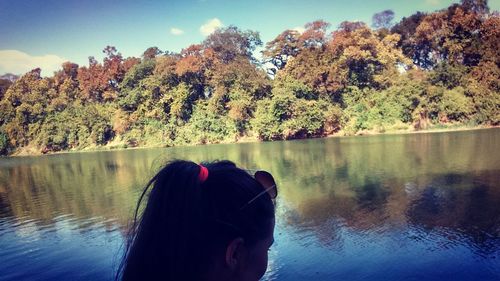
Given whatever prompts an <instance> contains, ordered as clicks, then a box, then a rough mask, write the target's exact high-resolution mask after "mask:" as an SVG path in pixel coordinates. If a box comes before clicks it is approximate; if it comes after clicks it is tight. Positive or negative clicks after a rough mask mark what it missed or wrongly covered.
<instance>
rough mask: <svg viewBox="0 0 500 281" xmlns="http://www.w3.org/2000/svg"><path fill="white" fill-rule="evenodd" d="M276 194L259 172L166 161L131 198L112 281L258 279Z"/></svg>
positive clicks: (268, 244)
mask: <svg viewBox="0 0 500 281" xmlns="http://www.w3.org/2000/svg"><path fill="white" fill-rule="evenodd" d="M150 186H152V189H151V192H150V194H149V198H148V201H147V205H146V206H145V208H144V211H143V213H142V216H141V217H140V218H139V219H138V217H137V213H138V210H139V207H140V204H141V201H142V198H143V197H144V195H145V193H146V191H147V190H148V188H149V187H150ZM276 195H277V189H276V185H275V182H274V179H273V177H272V176H271V174H269V173H267V172H264V171H257V172H256V173H255V174H254V175H253V176H252V175H251V174H249V173H248V172H247V171H245V170H242V169H240V168H238V167H236V165H235V164H234V163H232V162H229V161H219V162H212V163H205V164H200V165H198V164H196V163H193V162H189V161H181V160H177V161H174V162H171V163H169V164H168V165H166V166H165V167H164V168H162V169H161V170H160V171H159V172H158V173H157V174H156V175H155V176H154V177H153V178H152V179H151V180H150V181H149V183H148V185H147V186H146V188H145V190H144V192H143V193H142V195H141V197H140V198H139V203H138V205H137V208H136V212H135V216H134V224H133V227H132V229H131V232H130V235H129V239H128V243H127V246H126V249H125V256H124V259H123V261H122V264H121V266H120V270H119V272H118V274H117V279H121V280H123V281H129V280H175V281H177V280H207V281H210V280H219V281H225V280H242V281H246V280H259V279H260V278H261V277H262V276H263V275H264V273H265V271H266V269H267V258H268V257H267V252H268V249H269V247H271V245H272V243H273V241H274V238H273V232H274V219H275V216H274V202H273V199H274V198H275V197H276Z"/></svg>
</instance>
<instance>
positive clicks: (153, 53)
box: [142, 47, 163, 60]
mask: <svg viewBox="0 0 500 281" xmlns="http://www.w3.org/2000/svg"><path fill="white" fill-rule="evenodd" d="M162 53H163V51H161V50H160V49H159V48H158V47H149V48H147V49H146V51H144V53H142V57H143V59H145V60H147V59H154V58H156V57H157V56H159V55H161V54H162Z"/></svg>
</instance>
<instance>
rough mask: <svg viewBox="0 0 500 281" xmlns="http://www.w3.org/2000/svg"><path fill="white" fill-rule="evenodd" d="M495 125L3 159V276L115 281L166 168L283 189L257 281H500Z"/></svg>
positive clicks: (499, 136) (498, 136)
mask: <svg viewBox="0 0 500 281" xmlns="http://www.w3.org/2000/svg"><path fill="white" fill-rule="evenodd" d="M499 147H500V129H489V130H475V131H464V132H447V133H430V134H412V135H381V136H370V137H346V138H329V139H314V140H304V141H287V142H272V143H251V144H232V145H211V146H197V147H179V148H167V149H138V150H127V151H108V152H91V153H74V154H61V155H50V156H41V157H22V158H21V157H20V158H0V280H72V281H75V280H112V278H113V274H114V269H115V268H116V266H117V264H118V262H119V258H120V249H121V246H122V243H123V234H124V233H125V229H126V227H127V223H128V222H129V220H130V217H131V214H132V209H133V207H134V205H135V202H136V200H137V197H138V194H139V192H140V190H141V188H142V186H143V184H144V183H145V182H146V181H147V179H148V178H149V177H150V176H152V175H153V173H154V172H155V170H156V169H157V168H158V167H160V165H161V164H162V163H164V162H165V161H167V160H169V159H174V158H182V159H191V160H193V161H201V160H214V159H230V160H232V161H234V162H236V163H237V164H238V165H239V166H242V167H246V168H249V169H256V168H259V169H266V170H268V171H270V172H271V173H272V174H273V175H274V176H275V178H276V179H277V182H278V184H279V200H278V213H277V219H278V223H277V227H276V231H275V239H276V243H275V245H274V246H273V248H272V250H271V252H270V265H269V270H268V273H267V274H266V277H265V279H266V280H500V153H499V152H498V148H499Z"/></svg>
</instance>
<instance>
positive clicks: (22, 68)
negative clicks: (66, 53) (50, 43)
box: [0, 50, 67, 76]
mask: <svg viewBox="0 0 500 281" xmlns="http://www.w3.org/2000/svg"><path fill="white" fill-rule="evenodd" d="M65 61H67V60H66V59H64V58H61V57H59V56H57V55H50V54H49V55H43V56H32V55H29V54H26V53H24V52H21V51H18V50H0V74H3V73H13V74H24V73H26V72H28V71H30V70H32V69H34V68H37V67H39V68H41V69H42V75H43V76H50V75H52V74H53V72H54V71H56V70H58V69H60V68H61V65H62V63H63V62H65Z"/></svg>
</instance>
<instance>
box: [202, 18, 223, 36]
mask: <svg viewBox="0 0 500 281" xmlns="http://www.w3.org/2000/svg"><path fill="white" fill-rule="evenodd" d="M223 26H224V25H223V24H222V22H221V21H220V20H219V19H218V18H213V19H210V20H208V21H207V22H206V23H205V24H204V25H202V26H200V32H201V34H203V35H205V36H207V35H210V34H211V33H212V32H214V31H215V30H216V29H217V28H219V27H223Z"/></svg>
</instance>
